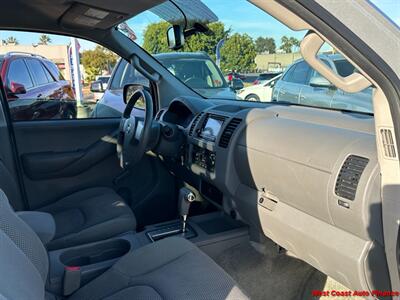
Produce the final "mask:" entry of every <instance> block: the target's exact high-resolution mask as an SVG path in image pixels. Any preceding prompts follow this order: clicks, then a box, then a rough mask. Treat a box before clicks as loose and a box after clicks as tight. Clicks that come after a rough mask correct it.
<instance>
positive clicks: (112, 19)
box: [61, 3, 128, 29]
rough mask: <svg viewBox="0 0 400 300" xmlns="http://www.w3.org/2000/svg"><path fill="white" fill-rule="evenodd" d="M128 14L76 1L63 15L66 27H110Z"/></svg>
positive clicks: (62, 22)
mask: <svg viewBox="0 0 400 300" xmlns="http://www.w3.org/2000/svg"><path fill="white" fill-rule="evenodd" d="M127 17H128V15H126V14H122V13H117V12H111V11H107V10H104V9H101V8H95V7H90V6H86V5H84V4H78V3H75V4H73V5H72V6H71V8H70V9H68V10H67V12H66V13H65V14H64V15H63V16H62V17H61V25H62V26H63V27H66V28H77V27H91V28H98V29H108V28H111V27H112V26H115V25H117V24H118V23H121V22H122V21H123V20H124V19H126V18H127Z"/></svg>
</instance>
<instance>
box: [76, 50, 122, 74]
mask: <svg viewBox="0 0 400 300" xmlns="http://www.w3.org/2000/svg"><path fill="white" fill-rule="evenodd" d="M117 59H118V56H117V55H116V54H114V53H113V52H111V51H110V50H108V49H106V48H104V47H102V46H99V45H98V46H96V48H94V49H93V50H86V51H83V52H82V55H81V62H82V65H83V67H84V68H85V73H86V75H87V78H88V80H89V81H93V80H95V78H96V76H97V75H101V74H102V71H104V70H109V68H110V66H113V65H115V63H116V62H117Z"/></svg>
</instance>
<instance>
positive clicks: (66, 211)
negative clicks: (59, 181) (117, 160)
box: [0, 161, 136, 250]
mask: <svg viewBox="0 0 400 300" xmlns="http://www.w3.org/2000/svg"><path fill="white" fill-rule="evenodd" d="M0 188H1V189H2V190H3V191H4V192H5V193H6V195H7V196H8V197H10V198H14V199H16V198H17V197H20V193H19V187H18V184H17V183H16V181H15V180H14V176H13V175H12V174H11V172H9V171H8V169H7V168H6V166H5V165H4V164H3V162H2V161H0ZM38 211H42V212H47V213H49V214H51V215H52V216H53V218H54V221H55V223H56V232H55V236H54V239H53V240H52V241H50V242H49V243H48V244H47V245H46V247H47V249H49V250H55V249H61V248H67V247H72V246H76V245H81V244H87V243H91V242H96V241H100V240H104V239H108V238H111V237H114V236H116V235H118V234H122V233H125V232H132V231H135V230H136V218H135V215H134V214H133V212H132V210H131V209H130V207H129V206H128V205H127V204H126V203H125V201H124V200H123V199H122V198H121V197H120V196H119V195H118V194H117V193H116V192H115V191H114V190H112V189H111V188H107V187H96V188H89V189H85V190H82V191H78V192H75V193H73V194H71V195H69V196H67V197H64V198H61V199H59V200H57V201H55V202H54V203H52V204H50V205H48V206H45V207H42V208H40V209H38Z"/></svg>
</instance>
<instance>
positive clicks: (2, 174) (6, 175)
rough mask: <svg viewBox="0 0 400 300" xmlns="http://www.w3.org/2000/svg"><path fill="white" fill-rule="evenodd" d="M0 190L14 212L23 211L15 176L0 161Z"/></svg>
mask: <svg viewBox="0 0 400 300" xmlns="http://www.w3.org/2000/svg"><path fill="white" fill-rule="evenodd" d="M0 189H1V190H3V191H4V193H5V194H6V195H7V197H8V199H11V201H12V203H11V204H12V207H14V208H15V209H16V210H22V209H24V208H23V207H21V203H22V202H21V194H20V190H19V186H18V183H17V181H16V178H15V176H14V175H13V174H12V173H11V172H10V170H9V169H8V168H7V167H6V165H5V164H4V162H3V161H2V160H1V159H0Z"/></svg>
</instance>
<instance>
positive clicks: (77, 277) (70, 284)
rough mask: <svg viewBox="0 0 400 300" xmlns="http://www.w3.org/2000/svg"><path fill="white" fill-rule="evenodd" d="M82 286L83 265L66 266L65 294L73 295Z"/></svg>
mask: <svg viewBox="0 0 400 300" xmlns="http://www.w3.org/2000/svg"><path fill="white" fill-rule="evenodd" d="M80 287H81V267H78V266H66V267H65V268H64V282H63V294H64V296H68V295H71V294H72V293H73V292H75V291H77V290H78V289H79V288H80Z"/></svg>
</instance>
